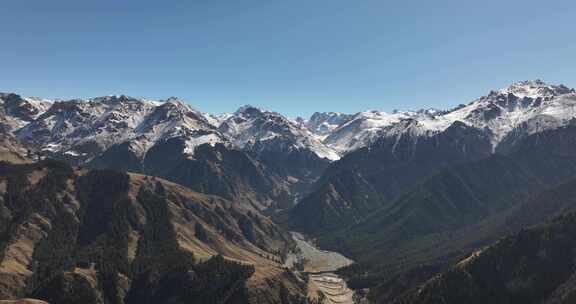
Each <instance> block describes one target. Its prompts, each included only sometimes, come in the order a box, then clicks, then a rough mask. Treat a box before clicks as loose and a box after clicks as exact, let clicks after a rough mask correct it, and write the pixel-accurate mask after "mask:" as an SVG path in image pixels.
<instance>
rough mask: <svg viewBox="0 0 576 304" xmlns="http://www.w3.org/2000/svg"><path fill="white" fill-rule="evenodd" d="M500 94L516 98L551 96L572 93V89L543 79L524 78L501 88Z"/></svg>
mask: <svg viewBox="0 0 576 304" xmlns="http://www.w3.org/2000/svg"><path fill="white" fill-rule="evenodd" d="M498 93H500V94H513V95H515V96H516V97H518V98H524V97H528V98H533V99H535V98H538V97H542V98H545V97H553V96H559V95H563V94H568V93H574V89H570V88H568V87H566V86H564V85H549V84H547V83H545V82H544V81H542V80H540V79H537V80H526V81H519V82H516V83H513V84H512V85H510V86H508V87H506V88H504V89H501V90H500V91H499V92H498Z"/></svg>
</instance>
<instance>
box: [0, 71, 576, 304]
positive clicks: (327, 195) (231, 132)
mask: <svg viewBox="0 0 576 304" xmlns="http://www.w3.org/2000/svg"><path fill="white" fill-rule="evenodd" d="M575 106H576V91H575V90H574V89H570V88H568V87H566V86H563V85H550V84H547V83H545V82H543V81H541V80H531V81H522V82H517V83H514V84H512V85H510V86H508V87H506V88H504V89H500V90H496V91H491V92H489V93H488V94H487V95H486V96H483V97H480V98H478V99H476V100H473V101H471V102H469V103H467V104H462V105H459V106H456V107H455V108H453V109H449V110H437V109H422V110H415V111H393V112H390V113H387V112H382V111H365V112H359V113H355V114H344V113H337V112H318V113H314V114H313V115H312V116H311V117H310V118H307V119H304V118H295V119H290V118H287V117H285V116H283V115H282V114H280V113H277V112H273V111H268V110H264V109H260V108H257V107H254V106H249V105H247V106H243V107H241V108H240V109H238V110H237V111H235V112H233V113H225V114H208V113H203V112H201V111H199V110H196V109H194V108H192V107H191V106H190V105H189V104H187V103H186V102H184V101H182V100H180V99H178V98H175V97H171V98H168V99H166V100H159V101H154V100H147V99H143V98H134V97H129V96H124V95H120V96H105V97H97V98H91V99H73V100H47V99H42V98H37V97H22V96H21V95H18V94H15V93H0V134H1V136H2V137H1V139H2V140H1V141H0V158H1V159H2V160H4V161H6V162H5V163H2V165H1V166H0V181H2V182H1V183H0V186H1V187H0V190H1V191H2V193H3V197H2V205H0V207H1V208H0V216H1V217H2V219H3V221H2V223H3V224H2V226H1V227H0V277H2V278H3V279H2V284H0V298H21V297H34V298H39V299H43V300H47V301H49V302H50V303H75V302H74V301H79V299H83V301H85V303H98V304H99V303H189V302H190V301H192V302H193V301H197V302H193V303H211V301H212V302H214V303H305V302H306V301H308V302H310V301H314V300H311V299H312V298H314V299H318V297H312V298H311V297H310V296H311V294H310V290H311V289H310V288H309V286H308V288H307V279H306V277H301V276H300V275H298V274H297V272H298V271H297V269H296V268H294V267H292V266H290V267H288V266H286V264H284V262H286V259H287V258H288V256H290V255H291V254H293V253H294V252H297V251H298V249H296V245H295V244H296V242H295V241H294V240H293V238H292V235H291V234H290V233H289V231H298V232H301V233H304V234H305V235H306V236H307V237H309V238H312V239H314V242H315V243H316V244H317V245H318V246H320V247H321V248H322V249H326V250H332V251H337V252H340V253H342V254H344V255H345V256H347V257H349V258H351V259H352V260H354V261H356V263H354V264H352V265H350V266H347V267H345V268H342V269H340V270H339V271H338V275H340V276H342V277H344V278H345V279H346V280H347V282H348V285H349V286H350V287H351V288H353V289H355V290H357V291H358V294H361V292H360V291H362V290H365V291H368V290H369V293H368V295H367V296H366V297H365V298H363V299H357V300H358V301H372V302H374V303H381V302H384V303H388V302H395V301H396V302H397V303H442V302H438V301H439V300H438V299H441V298H442V297H446V298H450V299H453V301H460V302H462V301H463V302H470V303H473V301H472V300H471V299H472V298H474V299H480V300H478V301H479V302H478V303H483V302H482V301H483V300H486V301H488V300H490V301H493V302H494V303H516V302H517V303H521V300H522V299H524V300H525V299H527V298H530V296H532V294H530V293H526V292H525V291H524V290H525V289H526V288H528V287H530V286H532V285H531V284H536V283H534V282H539V281H538V280H536V279H533V280H534V281H530V282H526V281H523V280H532V279H530V277H529V276H534V272H530V271H524V270H523V271H524V272H521V274H522V277H521V278H520V279H518V280H520V281H514V280H513V278H514V277H513V276H512V275H511V274H510V273H512V272H510V271H512V270H503V272H499V271H500V270H498V271H495V272H490V273H489V274H486V273H484V272H482V271H476V270H467V269H470V268H471V267H479V266H475V265H476V264H477V263H485V264H486V263H487V264H490V265H492V264H494V263H496V262H494V259H497V258H499V257H500V255H506V254H509V251H506V250H511V249H506V250H505V249H502V248H504V247H503V246H504V245H502V244H503V243H502V242H504V241H500V242H499V243H495V244H494V245H491V244H493V243H494V242H496V241H497V240H498V239H499V238H501V237H502V236H504V235H511V236H510V237H509V238H510V240H515V238H523V237H524V236H525V233H526V232H524V230H523V229H525V228H526V227H528V226H531V225H535V224H539V223H541V222H543V221H546V220H548V219H551V218H554V217H556V216H559V215H560V216H561V215H562V214H564V213H565V212H566V211H567V210H569V209H571V208H573V207H575V206H576V205H575V204H576V201H575V200H574V199H573V194H574V193H572V192H573V190H572V189H573V187H571V186H570V185H573V184H574V181H576V140H575V139H576V119H575V118H576V109H575ZM560 218H562V217H560ZM550 225H552V226H553V227H556V226H557V225H559V224H555V222H552V224H550ZM555 225H556V226H555ZM562 225H564V224H562ZM535 229H536V230H534V231H538V232H535V234H537V235H538V238H541V237H543V236H541V235H542V234H543V232H541V229H542V228H535ZM538 229H540V230H538ZM562 229H564V228H562ZM548 230H550V229H548ZM552 230H553V231H554V233H557V232H556V231H557V230H558V229H552ZM560 230H561V229H560ZM531 231H532V230H531ZM562 231H564V230H562ZM559 238H561V236H559ZM65 240H67V241H66V242H64V241H65ZM538 240H539V239H537V238H536V239H530V242H540V243H539V244H541V243H542V242H541V241H538ZM506 242H513V244H516V243H514V242H516V241H506ZM522 244H523V245H522V246H531V243H530V244H528V243H527V244H525V245H524V243H522ZM560 245H562V246H564V244H560ZM560 245H558V244H557V242H551V243H550V244H549V245H548V243H546V244H544V245H538V246H540V247H538V248H540V249H538V250H546V249H542V248H545V247H547V246H553V248H551V249H550V250H551V251H550V252H556V251H554V250H556V249H555V248H556V246H560ZM485 246H492V247H486V248H489V249H483V248H485ZM506 246H509V245H506ZM510 246H511V245H510ZM514 246H516V245H514ZM534 246H536V245H534ZM566 246H568V247H566V248H572V247H570V246H572V245H571V244H567V245H566ZM490 248H495V249H490ZM506 248H508V247H506ZM530 248H532V247H530ZM558 248H560V249H558V250H561V251H562V252H564V251H566V250H568V249H565V247H558ZM478 250H480V251H478ZM478 252H480V253H478ZM486 252H489V253H490V254H487V253H486ZM501 252H502V253H501ZM535 252H536V253H534V254H536V255H538V254H539V253H538V252H539V251H535ZM470 254H472V257H469V256H470ZM551 254H552V253H551ZM554 254H555V253H554ZM508 258H509V257H507V259H508ZM463 259H465V260H464V262H463V261H462V260H463ZM527 259H528V260H527V263H528V264H527V265H532V264H530V263H532V261H533V259H534V258H533V256H529V257H528V258H527ZM170 261H178V262H177V263H174V264H173V265H171V264H170ZM483 261H486V262H483ZM559 263H560V262H559ZM463 265H465V266H463ZM494 265H501V263H500V262H498V263H496V264H494ZM538 265H540V264H538ZM562 265H563V266H566V265H567V264H566V265H564V264H562ZM495 267H496V266H495ZM498 267H500V266H498ZM514 267H516V266H514ZM517 267H521V266H517ZM528 267H532V266H528ZM534 267H540V266H534ZM554 267H556V266H554ZM211 269H219V271H221V273H222V276H220V277H218V276H211V275H210V271H211ZM462 269H464V270H462ZM475 269H476V268H475ZM499 269H500V268H499ZM530 269H532V268H530ZM534 269H536V268H534ZM538 269H539V268H538ZM444 271H445V272H444ZM465 271H469V272H470V273H472V275H473V276H478V281H475V280H472V281H470V282H471V283H470V282H468V283H466V282H459V280H458V279H457V277H458V276H462V275H464V274H466V272H465ZM534 271H536V270H534ZM463 272H464V274H462V273H463ZM514 273H515V274H516V272H514ZM436 274H440V275H439V277H434V278H433V276H434V275H436ZM524 275H525V276H526V277H524ZM568 275H569V274H567V273H563V274H562V277H561V278H560V277H558V278H557V280H556V281H554V282H555V283H554V284H552V283H550V284H551V285H550V286H548V287H546V288H544V287H543V289H542V290H540V289H538V292H537V291H534V293H538V295H537V297H536V296H535V295H534V299H538V301H540V302H541V301H543V300H544V299H550V301H552V299H554V301H557V302H554V303H569V302H566V301H568V300H567V299H570V297H569V296H567V295H570V294H571V290H572V289H571V288H572V287H573V286H572V285H570V282H571V280H570V279H569V278H568V277H567V276H568ZM486 276H488V277H486ZM504 276H505V278H504ZM519 276H520V275H519ZM549 276H552V274H549ZM491 277H499V278H500V277H502V284H504V285H502V284H501V285H498V286H496V285H494V286H492V285H486V284H487V283H477V282H486V281H487V280H489V278H491ZM563 282H566V283H563ZM458 284H467V285H466V288H469V289H466V292H467V294H466V295H463V294H453V291H451V290H450V288H456V289H458V288H462V289H463V290H464V288H463V287H460V286H458ZM474 284H483V285H478V286H476V285H474ZM506 284H512V285H514V284H517V285H514V286H513V287H514V288H516V287H517V288H520V289H519V291H518V290H516V289H514V291H513V292H512V291H510V288H508V287H509V286H508V285H506ZM518 284H519V285H518ZM538 284H540V283H538ZM561 284H563V285H562V286H560V285H561ZM67 286H68V287H67ZM70 286H72V287H70ZM199 286H212V287H210V288H200V287H199ZM266 286H268V287H266ZM446 286H454V287H446ZM502 286H505V288H508V290H507V291H503V290H502V288H504V287H502ZM526 286H528V287H526ZM496 287H497V288H500V289H498V290H496V289H494V291H493V292H494V296H493V297H491V298H489V297H486V298H483V297H480V296H478V295H477V293H486V292H488V293H489V292H492V289H493V288H496ZM522 288H524V289H522ZM184 290H186V291H184ZM188 290H190V291H188ZM487 290H488V291H487ZM575 290H576V289H575ZM320 298H321V297H320ZM482 299H483V300H482ZM198 301H200V302H198ZM538 301H535V302H533V303H540V302H538ZM558 301H559V302H558ZM563 301H564V302H563ZM449 303H457V302H449ZM551 303H552V302H551Z"/></svg>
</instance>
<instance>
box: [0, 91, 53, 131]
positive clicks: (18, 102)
mask: <svg viewBox="0 0 576 304" xmlns="http://www.w3.org/2000/svg"><path fill="white" fill-rule="evenodd" d="M0 101H1V102H2V105H3V108H4V113H5V114H6V115H8V116H11V117H13V118H14V119H17V120H21V122H20V125H23V124H25V123H28V122H30V121H32V120H34V119H35V118H36V117H38V116H39V115H40V114H42V113H43V112H44V111H46V110H47V109H48V108H49V107H50V106H51V104H52V103H51V101H48V100H44V99H40V98H36V97H22V96H20V95H17V94H14V93H0Z"/></svg>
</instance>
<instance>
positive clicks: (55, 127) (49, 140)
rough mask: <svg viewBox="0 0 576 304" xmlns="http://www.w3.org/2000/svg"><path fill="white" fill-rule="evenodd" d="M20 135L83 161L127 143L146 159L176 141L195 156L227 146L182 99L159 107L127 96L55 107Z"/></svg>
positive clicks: (81, 101)
mask: <svg viewBox="0 0 576 304" xmlns="http://www.w3.org/2000/svg"><path fill="white" fill-rule="evenodd" d="M16 135H17V137H18V138H19V139H21V140H23V141H25V142H31V143H34V144H36V145H37V146H39V147H40V148H41V149H42V150H43V151H44V152H46V153H48V154H54V153H63V154H65V155H68V156H69V157H72V158H74V157H76V158H78V159H79V160H80V161H87V160H89V159H91V158H93V157H95V156H97V155H99V154H100V153H102V152H103V151H105V150H106V149H108V148H109V147H111V146H113V145H115V144H119V143H124V142H128V143H129V145H130V148H131V149H132V151H133V152H135V153H136V154H137V155H138V156H140V157H142V156H143V155H144V154H145V153H146V151H148V149H150V147H152V146H153V145H154V144H155V143H157V142H159V141H161V140H166V139H169V138H173V137H180V138H183V139H184V140H185V142H186V153H187V154H189V155H193V152H194V148H195V147H196V146H198V145H200V144H203V143H210V144H215V143H217V142H226V140H225V139H224V137H223V136H222V135H221V134H220V133H219V132H217V131H216V129H215V127H213V126H212V125H211V124H210V123H209V122H208V121H207V120H206V118H205V117H204V116H203V115H202V114H201V113H200V112H198V111H195V110H194V109H192V108H191V107H190V106H188V105H187V104H186V103H184V102H182V101H181V100H178V99H177V98H169V99H168V100H166V101H164V102H156V101H150V100H145V99H139V98H133V97H128V96H124V95H122V96H106V97H98V98H93V99H89V100H69V101H57V102H54V103H53V104H52V105H51V107H50V108H49V109H48V110H47V111H45V112H44V113H42V114H41V115H39V116H38V117H37V118H36V119H35V120H33V121H32V122H30V123H29V124H27V125H25V126H24V127H22V128H21V129H19V130H17V131H16Z"/></svg>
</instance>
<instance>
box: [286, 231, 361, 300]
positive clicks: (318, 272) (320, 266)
mask: <svg viewBox="0 0 576 304" xmlns="http://www.w3.org/2000/svg"><path fill="white" fill-rule="evenodd" d="M291 234H292V237H293V239H294V241H295V242H296V249H295V252H294V253H290V254H289V255H288V257H287V259H286V262H285V263H286V266H287V267H290V268H296V270H297V271H298V272H299V273H302V274H303V275H304V276H305V277H307V279H308V297H310V298H312V299H318V298H325V299H324V304H338V303H341V304H354V291H353V290H351V289H350V288H348V286H347V285H346V281H344V280H343V279H342V278H341V277H340V276H338V275H337V274H335V273H334V271H336V270H338V269H340V268H342V267H345V266H349V265H351V264H352V263H354V262H353V261H352V260H350V259H348V258H346V257H344V256H343V255H341V254H339V253H337V252H332V251H325V250H320V249H318V248H317V247H316V246H315V245H314V244H313V243H312V241H310V240H307V239H306V238H305V237H304V236H303V235H302V234H300V233H298V232H291ZM319 293H320V294H322V296H320V295H319Z"/></svg>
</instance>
